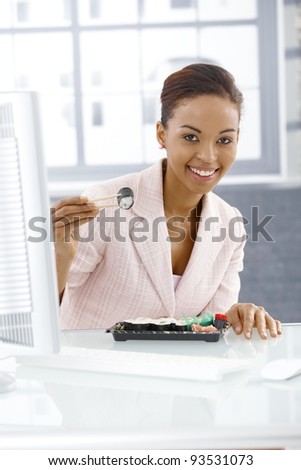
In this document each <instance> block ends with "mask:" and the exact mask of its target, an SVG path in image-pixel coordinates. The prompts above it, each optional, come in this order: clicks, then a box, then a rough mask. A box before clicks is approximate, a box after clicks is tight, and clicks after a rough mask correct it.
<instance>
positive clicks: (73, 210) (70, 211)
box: [51, 196, 99, 259]
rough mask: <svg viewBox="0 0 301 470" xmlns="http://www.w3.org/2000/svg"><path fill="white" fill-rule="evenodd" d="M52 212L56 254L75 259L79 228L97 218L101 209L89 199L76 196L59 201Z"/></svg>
mask: <svg viewBox="0 0 301 470" xmlns="http://www.w3.org/2000/svg"><path fill="white" fill-rule="evenodd" d="M51 212H52V226H53V234H54V240H55V250H56V254H57V255H60V256H62V257H66V259H67V258H70V259H73V258H74V256H75V254H76V249H77V244H78V242H77V233H78V229H79V227H80V226H81V225H83V224H85V223H87V222H89V220H91V219H93V218H94V217H96V215H97V214H98V212H99V208H98V207H97V206H96V204H95V203H93V202H89V199H88V198H87V197H79V196H75V197H71V198H68V199H62V200H60V201H58V202H57V203H55V204H54V205H53V206H52V208H51Z"/></svg>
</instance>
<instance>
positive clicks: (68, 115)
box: [0, 0, 281, 180]
mask: <svg viewBox="0 0 301 470" xmlns="http://www.w3.org/2000/svg"><path fill="white" fill-rule="evenodd" d="M278 4H279V2H278V1H277V0H268V1H265V2H260V1H256V0H244V1H241V0H127V1H124V0H114V1H112V0H52V1H51V2H50V1H49V0H27V1H26V0H22V1H21V0H20V1H19V0H1V15H0V33H1V34H0V50H1V56H2V67H1V74H0V88H1V89H2V90H6V89H22V90H26V89H36V90H38V91H39V92H40V94H41V105H42V118H43V132H44V142H45V149H46V158H47V163H48V166H49V174H50V178H51V179H53V180H55V179H65V180H68V179H77V178H78V179H83V178H85V179H87V180H88V179H93V178H95V172H97V174H98V175H102V177H104V178H106V177H112V176H117V175H118V174H121V173H125V172H128V171H133V170H139V169H142V168H143V167H145V166H146V165H148V164H151V163H152V162H154V161H155V160H157V159H158V158H159V157H160V156H161V153H160V152H159V150H158V145H157V142H156V139H155V123H156V121H157V120H158V119H160V103H159V95H160V90H161V87H162V83H163V80H164V78H165V77H166V76H167V75H168V74H170V73H172V72H173V71H175V70H177V69H179V68H181V67H183V66H185V65H188V64H190V63H192V62H200V61H202V62H209V63H216V64H219V65H221V66H223V67H225V68H227V69H228V70H229V71H230V72H232V73H233V75H234V76H235V78H236V80H237V82H238V85H239V86H240V88H241V89H242V91H243V93H244V96H245V113H244V116H243V119H242V130H241V139H240V145H239V152H238V159H237V162H236V164H235V165H234V167H233V169H232V170H231V174H232V175H233V176H235V175H255V176H256V175H259V174H266V175H271V174H273V175H277V174H280V172H281V167H280V150H279V148H280V147H281V145H280V144H279V139H280V138H281V129H280V127H279V118H278V117H279V83H278V79H277V76H278V75H277V74H278V53H277V44H278V39H277V38H278V35H277V14H278V10H277V5H278ZM259 44H260V47H259ZM271 103H272V105H271Z"/></svg>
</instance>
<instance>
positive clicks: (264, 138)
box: [0, 0, 285, 182]
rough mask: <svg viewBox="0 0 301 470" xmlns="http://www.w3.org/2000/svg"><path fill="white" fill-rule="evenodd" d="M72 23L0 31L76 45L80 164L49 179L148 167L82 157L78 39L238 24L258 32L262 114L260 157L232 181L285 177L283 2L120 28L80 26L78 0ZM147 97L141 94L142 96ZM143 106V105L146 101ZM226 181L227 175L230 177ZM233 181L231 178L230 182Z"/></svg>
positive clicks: (240, 165) (240, 166)
mask: <svg viewBox="0 0 301 470" xmlns="http://www.w3.org/2000/svg"><path fill="white" fill-rule="evenodd" d="M68 6H69V8H70V14H71V18H70V25H63V26H59V27H49V26H48V27H13V28H5V29H4V28H2V29H0V34H1V33H5V34H9V33H11V34H18V33H22V34H26V33H28V34H33V33H34V32H52V33H55V32H70V33H71V35H72V45H73V64H74V100H75V127H76V146H77V159H76V161H77V164H76V165H74V166H59V167H49V168H48V176H49V181H51V182H56V181H57V182H60V181H66V182H68V181H76V180H83V179H84V180H86V181H89V180H95V176H96V175H99V179H109V178H113V177H117V176H120V175H122V174H125V173H132V172H136V171H141V170H142V169H144V168H146V167H148V166H149V164H146V163H145V164H144V163H141V164H124V165H109V164H99V165H87V164H86V163H85V158H84V130H83V129H84V123H83V103H82V92H81V90H82V86H81V85H82V84H81V56H80V35H81V33H82V32H86V31H103V30H112V29H113V30H114V29H115V30H117V29H130V30H133V29H137V30H138V31H141V30H142V29H147V28H152V29H154V28H156V27H157V28H160V29H161V28H176V27H179V28H181V27H191V28H202V27H204V26H206V27H214V26H235V25H238V26H240V25H255V26H257V29H258V44H260V48H259V55H258V57H259V73H260V80H259V86H260V115H261V156H260V158H259V159H253V160H252V159H249V160H248V159H244V160H237V161H236V163H235V165H234V166H233V167H232V169H231V171H230V172H229V176H230V177H231V178H232V177H234V179H238V177H241V176H243V177H245V176H252V177H256V176H257V175H258V176H259V175H263V176H266V177H267V178H268V177H269V176H271V175H274V176H282V175H283V173H284V167H283V152H284V149H285V146H284V144H283V139H284V134H285V123H284V122H283V119H281V115H282V113H283V108H284V107H283V103H281V100H282V98H281V96H282V94H283V93H284V90H282V85H283V84H282V79H281V74H279V71H280V69H281V64H280V61H281V59H280V54H279V50H280V49H281V47H280V46H281V34H280V31H279V29H280V18H281V13H282V10H281V8H282V7H283V5H282V2H281V0H265V1H264V2H263V1H260V0H257V12H258V15H257V18H255V19H243V20H222V21H220V20H217V21H199V20H196V21H189V22H182V23H180V22H171V23H141V22H138V23H135V24H132V23H131V24H118V25H102V24H99V25H96V24H92V25H80V24H79V18H78V11H79V5H78V0H73V1H70V2H69V4H68ZM138 8H139V12H138V15H139V16H140V17H141V11H142V8H143V0H138ZM141 98H142V99H143V96H142V97H141ZM142 106H143V101H142ZM226 178H227V176H226ZM232 179H233V178H232Z"/></svg>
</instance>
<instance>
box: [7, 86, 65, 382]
mask: <svg viewBox="0 0 301 470" xmlns="http://www.w3.org/2000/svg"><path fill="white" fill-rule="evenodd" d="M40 129H41V128H40V117H39V103H38V95H37V94H36V93H34V92H12V93H0V391H5V390H6V389H9V388H12V386H13V384H11V387H9V382H10V379H9V377H8V375H7V374H6V375H5V374H4V373H3V372H2V373H1V358H4V357H7V356H11V355H12V356H17V355H28V354H30V355H32V354H44V353H45V354H49V353H54V352H57V351H59V326H58V311H59V306H58V292H57V278H56V271H55V257H54V247H53V242H52V241H51V221H50V212H49V198H48V191H47V178H46V168H45V163H44V160H43V152H42V142H41V140H42V139H41V130H40ZM54 138H55V136H54ZM37 227H39V229H40V231H37V229H34V228H37ZM1 384H2V385H1Z"/></svg>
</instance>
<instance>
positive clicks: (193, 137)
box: [184, 134, 198, 142]
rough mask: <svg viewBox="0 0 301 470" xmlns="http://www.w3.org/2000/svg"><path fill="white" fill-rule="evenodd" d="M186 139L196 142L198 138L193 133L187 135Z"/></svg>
mask: <svg viewBox="0 0 301 470" xmlns="http://www.w3.org/2000/svg"><path fill="white" fill-rule="evenodd" d="M184 139H185V140H188V142H196V141H197V140H198V138H197V136H196V135H193V134H188V135H185V136H184Z"/></svg>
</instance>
